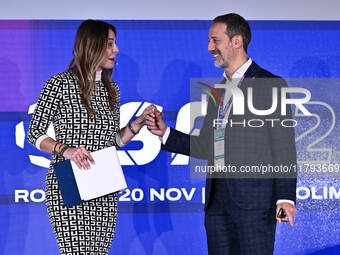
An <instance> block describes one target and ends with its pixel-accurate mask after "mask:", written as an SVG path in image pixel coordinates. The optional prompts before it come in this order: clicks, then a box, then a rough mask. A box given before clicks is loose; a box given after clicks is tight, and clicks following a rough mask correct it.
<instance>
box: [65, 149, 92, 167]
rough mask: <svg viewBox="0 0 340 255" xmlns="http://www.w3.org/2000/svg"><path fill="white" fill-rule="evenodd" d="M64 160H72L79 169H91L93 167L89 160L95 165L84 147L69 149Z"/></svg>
mask: <svg viewBox="0 0 340 255" xmlns="http://www.w3.org/2000/svg"><path fill="white" fill-rule="evenodd" d="M63 156H64V158H66V159H70V160H72V161H73V162H74V163H76V165H77V166H78V167H79V169H85V170H87V169H90V168H91V166H90V164H89V162H88V160H89V161H90V162H91V163H92V164H95V162H94V160H93V158H92V156H91V154H90V153H89V152H88V151H87V150H86V149H85V148H84V147H78V148H68V149H67V150H66V151H65V152H64V154H63Z"/></svg>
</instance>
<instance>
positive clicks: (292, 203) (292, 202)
mask: <svg viewBox="0 0 340 255" xmlns="http://www.w3.org/2000/svg"><path fill="white" fill-rule="evenodd" d="M280 203H289V204H291V205H292V206H295V203H294V201H292V200H289V199H279V200H277V202H276V205H278V204H280Z"/></svg>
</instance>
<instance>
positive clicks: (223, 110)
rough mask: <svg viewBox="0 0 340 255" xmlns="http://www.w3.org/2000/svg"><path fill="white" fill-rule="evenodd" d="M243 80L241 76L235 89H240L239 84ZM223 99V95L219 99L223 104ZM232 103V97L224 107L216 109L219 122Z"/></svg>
mask: <svg viewBox="0 0 340 255" xmlns="http://www.w3.org/2000/svg"><path fill="white" fill-rule="evenodd" d="M243 79H244V75H243V76H242V78H241V79H240V81H239V82H238V83H237V87H240V86H241V83H242V81H243ZM224 97H225V93H224V95H223V97H222V99H221V101H222V102H223V101H224ZM232 103H233V96H231V97H230V99H229V101H228V102H227V103H226V104H225V106H224V107H221V106H219V107H218V117H219V119H220V120H223V119H224V118H225V116H226V114H227V112H228V109H229V107H230V105H231V104H232Z"/></svg>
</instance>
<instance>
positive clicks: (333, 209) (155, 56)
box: [0, 20, 340, 255]
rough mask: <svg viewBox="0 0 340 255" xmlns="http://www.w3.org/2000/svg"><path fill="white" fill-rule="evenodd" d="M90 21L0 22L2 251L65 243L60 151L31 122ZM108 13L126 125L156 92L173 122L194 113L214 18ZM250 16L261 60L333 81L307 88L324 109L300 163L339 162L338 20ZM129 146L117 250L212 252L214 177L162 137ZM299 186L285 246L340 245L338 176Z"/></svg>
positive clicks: (301, 146)
mask: <svg viewBox="0 0 340 255" xmlns="http://www.w3.org/2000/svg"><path fill="white" fill-rule="evenodd" d="M80 22H81V21H74V20H72V21H67V20H63V21H61V20H50V21H32V20H20V21H15V20H11V21H4V20H2V21H0V48H1V52H0V254H22V255H25V254H35V255H39V254H58V248H57V243H56V241H55V238H54V234H53V230H52V227H51V225H50V223H49V220H48V216H47V213H46V209H45V204H44V185H45V175H46V172H47V168H46V166H48V163H49V158H50V157H49V155H47V154H44V153H41V152H40V151H38V150H37V149H36V148H34V147H33V146H31V145H30V144H28V142H27V141H26V131H27V128H28V125H29V121H30V118H31V114H32V111H33V109H34V104H35V103H36V101H37V98H38V96H39V93H40V91H41V88H42V86H43V85H44V83H45V82H46V81H47V80H48V79H49V77H50V76H52V75H53V74H55V73H57V72H62V71H64V70H65V69H66V66H67V64H68V63H69V61H70V60H71V52H72V46H73V39H74V37H75V32H76V29H77V27H78V25H79V24H80ZM108 22H110V23H112V24H114V25H115V26H116V27H117V30H118V39H117V45H118V47H119V49H120V52H119V54H118V56H117V61H118V62H119V65H118V66H116V67H115V70H114V74H113V80H115V81H116V82H117V83H118V85H119V86H120V90H121V111H122V113H121V118H122V120H121V121H122V124H123V125H124V124H126V123H127V122H128V121H129V120H130V119H132V118H134V117H135V116H136V115H138V113H139V112H140V111H141V110H142V109H143V108H145V107H146V105H147V104H148V103H153V104H156V105H158V106H160V107H162V108H163V111H164V113H165V121H166V122H167V124H168V125H170V126H172V127H177V128H183V126H185V125H183V123H184V122H185V121H189V120H188V116H189V110H188V109H189V108H188V106H187V104H188V103H189V98H190V95H189V94H190V93H189V89H190V88H189V87H190V79H191V78H203V77H212V78H214V77H215V78H216V77H222V73H223V70H222V69H219V68H215V67H214V64H213V57H212V55H211V54H210V53H208V52H207V37H208V29H209V26H210V25H211V22H209V21H189V20H187V21H181V20H177V21H166V20H162V21H160V20H153V21H147V20H144V21H141V20H139V21H138V20H135V21H131V20H130V21H129V20H124V21H122V20H120V21H116V20H112V21H111V20H110V21H108ZM250 25H251V28H252V31H253V39H252V42H251V44H250V47H249V51H248V53H249V56H250V57H251V58H252V59H253V60H254V61H256V62H257V63H258V64H259V65H260V66H262V67H263V68H266V69H268V70H270V71H271V72H273V73H275V74H277V75H280V76H282V77H287V78H322V79H324V81H327V82H317V83H315V82H311V83H310V84H309V85H307V87H306V88H307V89H309V90H310V91H311V93H312V99H311V100H312V101H316V102H319V106H320V108H319V109H317V110H315V112H313V114H314V115H313V117H311V118H310V119H308V120H305V121H304V122H299V123H300V125H299V126H298V127H297V128H296V137H297V148H298V155H299V162H300V165H303V166H305V164H311V162H313V160H314V161H316V162H322V164H324V165H326V166H327V167H329V166H330V165H331V164H333V165H334V167H336V166H337V164H339V158H340V154H339V146H340V140H339V136H338V134H339V128H338V126H339V124H338V122H337V118H338V117H339V116H338V109H339V100H338V98H339V93H340V87H339V83H337V82H336V80H334V78H337V77H340V70H339V66H340V46H339V41H340V33H339V30H340V22H336V21H333V22H332V21H327V22H326V21H318V22H316V21H315V22H312V21H250ZM330 79H331V80H330ZM320 102H321V103H320ZM322 107H323V108H322ZM311 109H312V108H311ZM297 115H298V113H297V112H296V113H295V117H298V116H297ZM320 118H321V119H322V121H321V123H320V121H318V120H319V119H320ZM301 123H302V124H301ZM303 123H305V125H303ZM186 131H187V132H188V131H189V130H186ZM308 146H309V147H308ZM309 154H312V155H309ZM119 157H120V159H121V161H122V164H123V170H124V173H125V175H126V178H127V183H128V187H129V189H128V190H127V191H125V192H123V193H122V194H121V196H120V202H119V214H118V223H117V228H116V235H115V238H114V242H113V244H112V247H111V252H110V254H124V255H130V254H131V255H135V254H138V255H144V254H147V255H151V254H154V255H163V254H164V255H172V254H195V255H196V254H199V255H200V254H207V245H206V237H205V230H204V224H203V218H204V217H203V216H204V213H203V203H204V196H202V194H203V192H204V184H205V180H203V179H192V178H190V172H189V159H188V158H187V157H183V156H181V155H172V154H170V153H167V152H163V151H160V141H159V140H158V139H157V138H156V137H154V136H152V135H151V134H149V133H148V132H147V130H144V131H142V132H141V134H139V135H138V136H136V137H135V138H134V141H133V142H131V143H130V144H129V145H128V146H126V147H124V148H123V149H122V150H121V151H120V152H119ZM297 195H298V200H297V208H298V213H297V215H296V219H295V225H294V227H293V228H291V227H290V226H289V225H288V224H282V225H280V226H278V227H277V234H276V245H275V254H301V255H302V254H339V252H340V246H339V240H340V219H339V199H340V183H339V180H338V179H337V178H327V179H324V178H313V179H304V178H299V180H298V188H297ZM250 227H251V226H250Z"/></svg>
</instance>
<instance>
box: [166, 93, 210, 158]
mask: <svg viewBox="0 0 340 255" xmlns="http://www.w3.org/2000/svg"><path fill="white" fill-rule="evenodd" d="M211 111H213V109H212V101H211V100H210V101H209V103H208V111H207V112H208V114H207V116H206V117H205V118H204V121H203V126H202V128H201V130H200V134H199V135H198V136H194V135H188V134H185V133H182V132H180V131H178V130H176V129H173V128H171V129H170V134H169V137H168V139H167V140H166V143H165V144H164V145H163V144H162V146H161V149H162V150H166V151H169V152H174V153H180V154H184V155H187V156H192V157H195V158H200V159H208V158H209V156H210V153H211V150H210V149H209V148H210V146H211V145H210V143H211V139H210V133H211V129H212V123H210V122H211V118H209V117H208V116H209V112H211Z"/></svg>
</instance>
